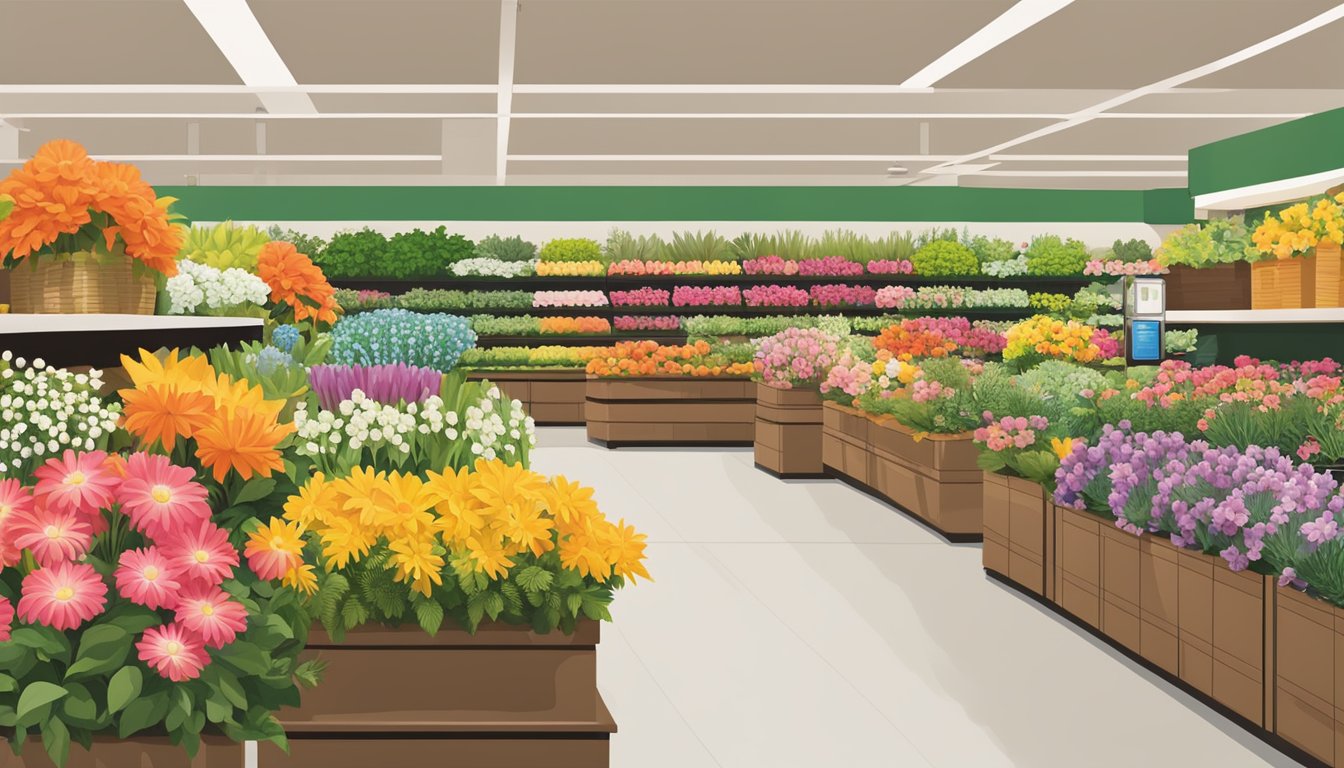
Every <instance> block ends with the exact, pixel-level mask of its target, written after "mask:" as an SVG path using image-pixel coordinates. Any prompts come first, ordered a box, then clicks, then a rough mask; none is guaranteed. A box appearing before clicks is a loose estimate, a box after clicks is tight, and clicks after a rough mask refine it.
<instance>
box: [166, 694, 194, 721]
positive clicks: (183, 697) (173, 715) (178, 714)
mask: <svg viewBox="0 0 1344 768" xmlns="http://www.w3.org/2000/svg"><path fill="white" fill-rule="evenodd" d="M191 704H192V702H191V693H189V692H188V690H187V689H186V688H185V687H183V686H178V687H177V688H175V689H173V694H172V704H171V705H170V706H169V707H168V716H167V717H165V718H164V719H163V727H165V728H167V729H168V730H169V731H170V732H171V731H176V730H179V729H180V728H181V727H182V726H183V725H185V724H186V722H187V720H189V719H190V718H191V711H192V706H191Z"/></svg>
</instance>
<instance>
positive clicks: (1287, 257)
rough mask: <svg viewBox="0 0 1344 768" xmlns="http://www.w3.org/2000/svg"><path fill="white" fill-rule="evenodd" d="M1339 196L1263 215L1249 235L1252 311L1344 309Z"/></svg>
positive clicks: (1343, 211)
mask: <svg viewBox="0 0 1344 768" xmlns="http://www.w3.org/2000/svg"><path fill="white" fill-rule="evenodd" d="M1341 203H1344V192H1340V193H1338V194H1336V195H1334V196H1333V197H1332V196H1325V197H1320V198H1315V199H1313V200H1310V201H1307V202H1302V203H1297V204H1296V205H1291V206H1288V207H1287V208H1284V209H1283V210H1282V211H1279V213H1278V215H1277V216H1276V215H1275V214H1274V212H1272V211H1271V212H1268V213H1266V214H1265V218H1264V220H1263V221H1262V222H1261V223H1260V225H1259V226H1258V227H1256V230H1255V233H1254V234H1252V235H1251V241H1252V242H1253V243H1254V247H1255V252H1256V255H1257V256H1258V259H1259V260H1258V261H1256V262H1255V263H1254V264H1253V265H1252V267H1251V280H1252V287H1251V298H1252V302H1253V308H1255V309H1292V308H1297V307H1339V306H1344V255H1342V254H1341V251H1340V240H1344V208H1341V207H1340V206H1341Z"/></svg>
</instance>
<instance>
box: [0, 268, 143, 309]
mask: <svg viewBox="0 0 1344 768" xmlns="http://www.w3.org/2000/svg"><path fill="white" fill-rule="evenodd" d="M9 289H10V304H11V305H12V306H11V311H13V312H15V313H19V314H40V315H53V314H63V315H88V314H118V315H152V314H154V300H155V296H156V288H155V282H154V278H153V277H152V276H151V275H149V274H147V273H145V271H144V269H143V268H141V269H138V270H137V269H135V266H134V262H133V260H132V259H131V258H130V257H128V256H124V255H122V256H111V257H108V256H99V257H95V256H93V254H90V253H87V252H81V253H72V254H69V255H68V256H60V257H51V256H41V257H32V258H29V259H28V263H23V264H19V265H18V266H16V267H14V268H13V269H12V270H11V271H10V283H9Z"/></svg>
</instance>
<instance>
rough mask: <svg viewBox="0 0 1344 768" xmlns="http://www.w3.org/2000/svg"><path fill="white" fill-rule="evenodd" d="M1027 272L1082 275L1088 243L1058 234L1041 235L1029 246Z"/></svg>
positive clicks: (1047, 274)
mask: <svg viewBox="0 0 1344 768" xmlns="http://www.w3.org/2000/svg"><path fill="white" fill-rule="evenodd" d="M1026 256H1027V274H1029V275H1037V276H1042V277H1044V276H1069V275H1081V274H1082V273H1083V268H1084V267H1086V266H1087V260H1088V251H1087V244H1086V243H1083V242H1082V241H1080V240H1074V239H1072V238H1070V239H1068V240H1067V241H1066V240H1063V239H1061V238H1060V237H1059V236H1058V235H1041V236H1040V237H1037V238H1035V239H1034V240H1032V241H1031V245H1029V246H1027V253H1026Z"/></svg>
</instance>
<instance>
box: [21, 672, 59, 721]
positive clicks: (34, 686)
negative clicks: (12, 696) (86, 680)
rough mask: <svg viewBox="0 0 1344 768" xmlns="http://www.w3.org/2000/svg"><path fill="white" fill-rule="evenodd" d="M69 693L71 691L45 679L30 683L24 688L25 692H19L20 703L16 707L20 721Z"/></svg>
mask: <svg viewBox="0 0 1344 768" xmlns="http://www.w3.org/2000/svg"><path fill="white" fill-rule="evenodd" d="M68 693H69V691H67V690H65V689H64V688H62V687H61V686H59V685H57V684H55V683H48V682H45V681H43V680H38V681H37V682H35V683H29V684H28V686H27V687H26V688H24V689H23V693H21V694H19V704H18V706H17V707H16V708H15V712H16V714H17V715H18V717H19V722H23V721H25V720H26V719H27V718H28V716H29V715H31V714H33V713H34V712H36V711H38V710H39V709H41V708H42V707H45V706H47V705H48V704H50V703H52V702H53V701H59V700H60V699H62V698H64V697H65V695H66V694H68Z"/></svg>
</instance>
